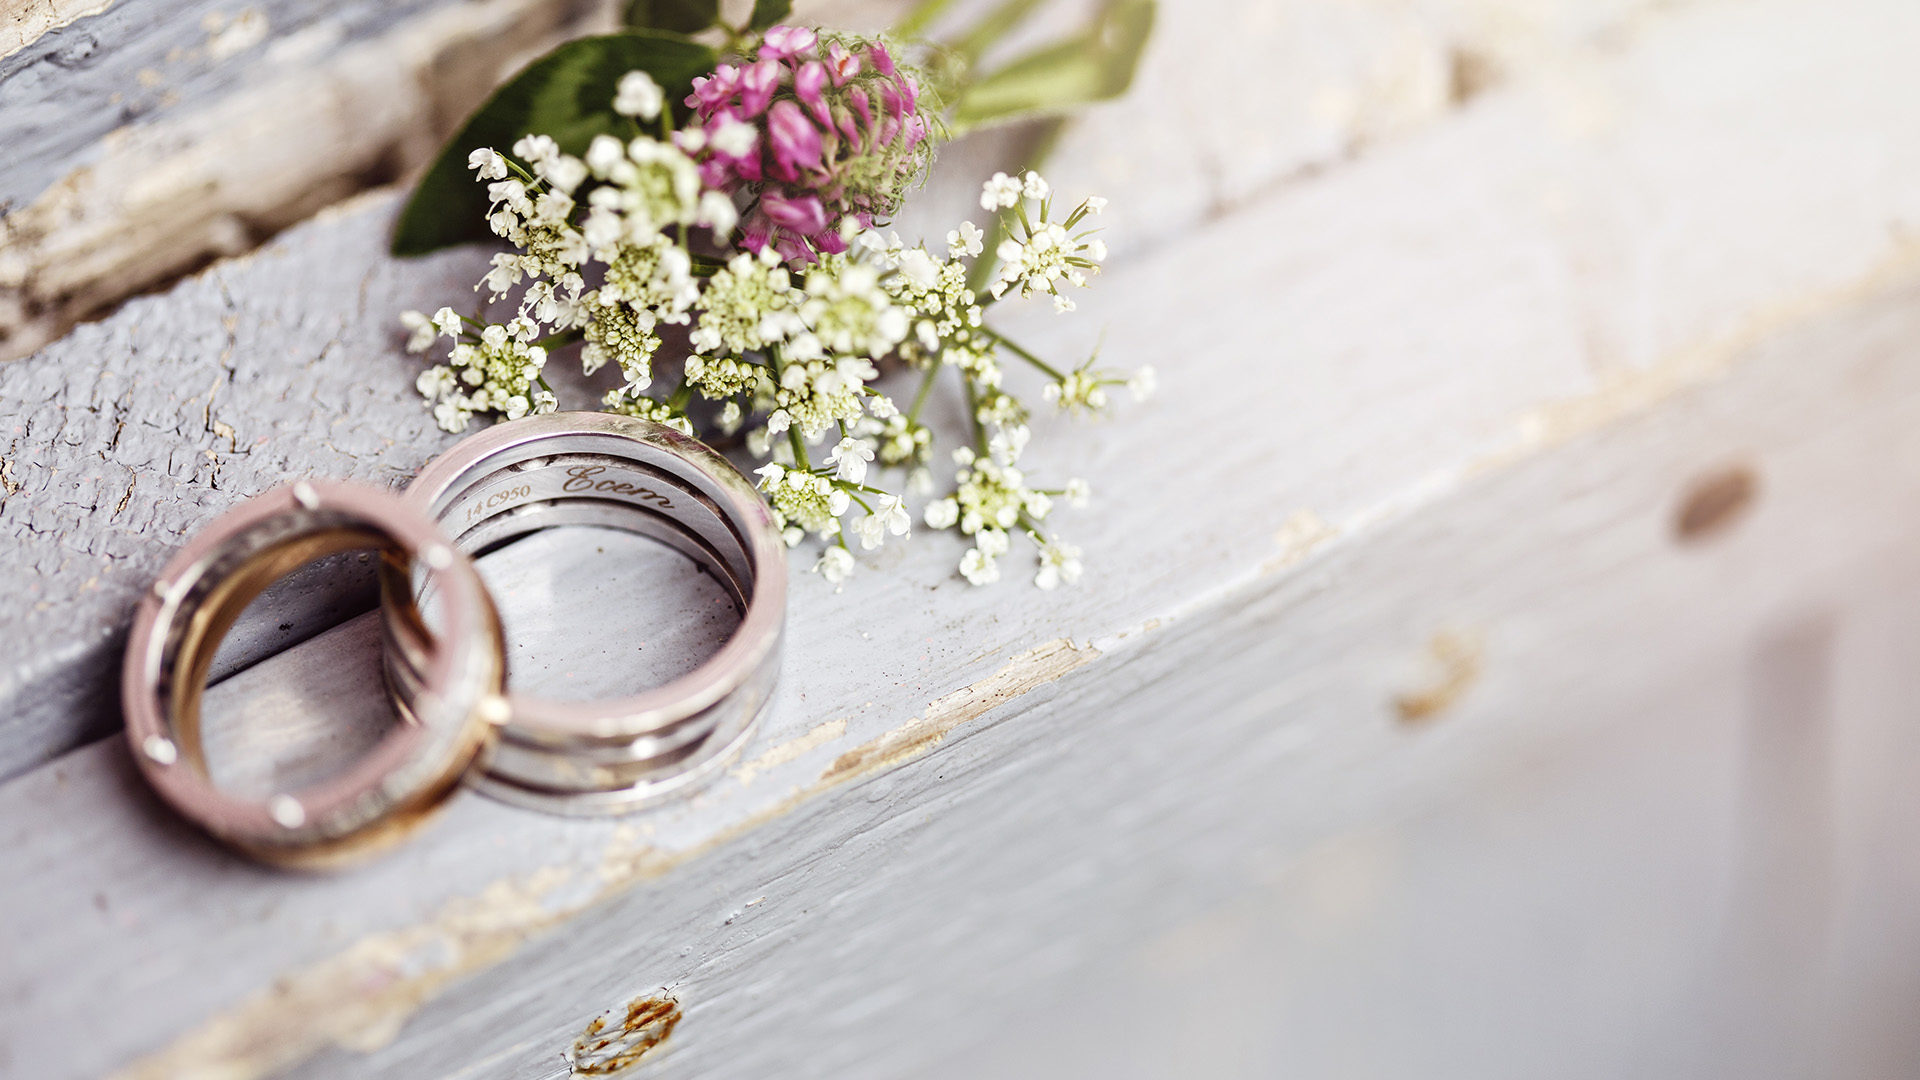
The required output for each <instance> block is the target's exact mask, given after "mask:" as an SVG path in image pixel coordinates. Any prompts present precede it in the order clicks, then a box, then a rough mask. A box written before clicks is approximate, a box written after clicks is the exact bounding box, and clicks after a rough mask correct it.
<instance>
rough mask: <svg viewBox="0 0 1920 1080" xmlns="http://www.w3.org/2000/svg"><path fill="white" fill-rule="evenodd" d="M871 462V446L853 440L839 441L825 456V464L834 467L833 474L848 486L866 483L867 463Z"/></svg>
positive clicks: (858, 440) (859, 440)
mask: <svg viewBox="0 0 1920 1080" xmlns="http://www.w3.org/2000/svg"><path fill="white" fill-rule="evenodd" d="M872 460H873V447H872V445H871V444H869V443H867V442H865V441H863V440H861V439H855V438H845V439H841V440H840V442H839V444H838V445H836V446H835V447H834V448H833V450H832V452H831V453H829V454H828V455H827V462H828V463H829V464H831V465H833V466H834V470H833V474H834V475H835V476H837V477H839V478H840V479H842V480H845V481H846V482H848V483H850V484H860V483H865V482H866V479H867V463H868V462H870V461H872Z"/></svg>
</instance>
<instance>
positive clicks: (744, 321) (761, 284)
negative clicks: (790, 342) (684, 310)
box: [690, 249, 799, 356]
mask: <svg viewBox="0 0 1920 1080" xmlns="http://www.w3.org/2000/svg"><path fill="white" fill-rule="evenodd" d="M791 289H792V281H791V279H790V278H789V277H788V275H787V268H786V267H785V266H783V265H781V264H780V257H779V256H778V255H776V254H774V253H773V251H772V250H771V249H769V250H765V251H762V252H761V253H760V254H758V255H754V254H752V253H749V252H744V251H743V252H741V253H739V254H738V255H735V256H734V257H733V258H732V259H729V260H728V261H727V265H726V266H725V267H724V268H723V269H721V270H719V271H718V272H716V273H715V274H714V275H713V277H712V278H710V279H708V281H707V287H706V290H705V291H704V292H703V293H702V294H701V307H702V310H701V312H700V319H699V325H698V326H697V327H696V328H695V329H694V331H693V334H692V336H691V338H690V341H691V342H692V344H693V347H694V349H695V350H696V351H698V352H700V353H704V354H706V355H709V356H712V355H718V354H723V353H735V354H738V353H748V352H762V351H764V350H765V349H766V348H767V346H769V345H771V344H775V343H777V342H781V341H784V340H786V338H787V335H788V334H789V333H791V332H793V331H794V330H797V329H799V315H798V313H797V312H796V311H795V304H794V300H793V297H792V296H791V295H790V294H791Z"/></svg>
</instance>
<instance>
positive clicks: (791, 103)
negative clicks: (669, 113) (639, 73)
mask: <svg viewBox="0 0 1920 1080" xmlns="http://www.w3.org/2000/svg"><path fill="white" fill-rule="evenodd" d="M919 99H920V87H919V84H918V83H917V82H916V81H915V79H914V77H913V76H912V75H911V74H910V73H909V72H907V71H904V70H902V69H900V68H899V67H898V66H897V65H896V64H895V63H894V60H893V57H892V55H891V54H890V53H888V52H887V50H886V48H885V47H884V46H883V45H881V44H879V43H878V42H863V41H860V40H858V39H847V38H839V37H829V38H825V39H822V38H821V37H820V36H819V35H818V34H816V33H814V32H813V31H812V30H808V29H806V28H804V27H776V28H774V29H773V30H770V31H768V32H767V34H766V35H765V37H764V38H763V40H762V42H761V45H760V48H759V49H758V51H757V52H756V53H755V54H754V55H753V56H750V57H748V58H746V59H745V60H744V61H743V62H741V63H740V64H739V65H738V66H736V65H734V64H724V65H721V66H720V67H718V68H717V69H716V70H715V71H714V73H713V74H712V75H711V76H708V77H705V78H702V79H696V80H694V83H693V93H692V94H691V95H690V96H689V97H688V98H687V105H688V106H689V107H690V108H692V109H693V110H694V113H695V115H696V117H697V118H698V120H699V123H700V125H701V127H702V128H703V129H704V131H705V132H706V133H707V135H708V136H709V137H708V138H707V139H706V141H705V145H704V147H703V149H702V150H700V151H698V152H697V155H696V156H697V158H698V160H699V165H700V177H701V181H702V183H703V184H705V185H706V186H707V187H708V188H710V189H713V190H716V191H721V192H725V193H727V194H730V195H732V194H739V193H744V194H745V195H746V196H747V199H746V204H747V210H746V213H745V216H744V217H743V219H742V221H741V223H740V242H741V244H742V245H743V246H744V247H746V248H748V249H750V250H755V251H759V250H764V249H766V248H768V247H772V248H773V249H774V250H775V251H777V252H778V253H779V254H780V255H781V256H782V257H783V258H786V259H788V260H797V261H803V262H805V261H811V260H812V259H813V258H814V257H815V256H816V255H817V254H819V253H823V252H839V251H844V250H846V241H845V239H844V238H843V236H842V232H841V226H842V223H843V222H847V221H849V220H850V221H851V222H853V223H854V224H858V225H860V226H861V227H863V228H864V227H869V226H871V225H872V223H873V222H874V220H875V219H876V218H884V217H885V216H886V215H888V214H891V213H892V212H893V211H894V210H895V209H897V208H898V206H899V203H900V200H901V198H902V196H903V195H904V193H905V190H906V188H907V186H908V185H909V184H910V183H912V182H913V181H914V179H915V178H917V177H918V176H919V175H920V173H921V170H922V169H924V167H925V165H926V160H927V151H928V146H929V140H928V138H927V136H928V134H929V132H930V131H931V130H932V127H931V121H930V120H929V118H928V117H926V116H923V115H921V114H920V112H919ZM734 123H745V124H751V125H753V126H754V127H755V128H756V129H758V132H759V135H760V137H759V138H758V139H756V140H754V141H753V144H752V145H751V147H750V148H748V147H747V144H746V143H745V141H744V140H740V139H738V138H731V137H727V138H722V139H720V140H717V141H718V142H720V143H721V145H718V146H716V145H715V142H716V140H715V139H714V138H712V136H713V134H714V133H715V132H722V133H723V134H724V133H725V132H726V131H727V129H728V128H729V127H730V125H731V124H734ZM736 155H737V156H736Z"/></svg>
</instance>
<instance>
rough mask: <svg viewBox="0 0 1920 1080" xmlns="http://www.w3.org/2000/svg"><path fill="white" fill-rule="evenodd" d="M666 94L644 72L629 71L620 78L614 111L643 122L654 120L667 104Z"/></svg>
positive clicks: (614, 101)
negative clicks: (635, 117)
mask: <svg viewBox="0 0 1920 1080" xmlns="http://www.w3.org/2000/svg"><path fill="white" fill-rule="evenodd" d="M666 100H667V98H666V93H665V92H664V91H662V90H661V89H660V84H659V83H657V82H654V81H653V77H652V76H650V75H648V74H647V73H646V72H644V71H629V72H627V73H626V74H625V75H622V76H620V85H619V88H618V93H617V94H616V95H615V96H614V99H613V111H614V112H617V113H619V114H620V115H622V116H637V117H639V118H640V119H642V120H652V119H655V118H656V117H658V116H659V115H660V108H661V106H663V105H665V104H666Z"/></svg>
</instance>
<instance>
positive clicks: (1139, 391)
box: [1127, 364, 1159, 401]
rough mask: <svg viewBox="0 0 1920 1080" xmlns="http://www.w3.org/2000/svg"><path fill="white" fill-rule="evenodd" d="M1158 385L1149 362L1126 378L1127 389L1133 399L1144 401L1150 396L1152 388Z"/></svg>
mask: <svg viewBox="0 0 1920 1080" xmlns="http://www.w3.org/2000/svg"><path fill="white" fill-rule="evenodd" d="M1158 387H1159V381H1158V378H1157V376H1156V375H1155V374H1154V371H1153V365H1151V364H1149V365H1147V366H1146V367H1143V368H1141V369H1140V370H1139V371H1136V372H1134V373H1133V378H1131V379H1128V380H1127V391H1128V392H1129V393H1131V394H1132V395H1133V400H1135V401H1145V400H1147V399H1148V398H1150V397H1152V396H1153V392H1154V390H1155V389H1157V388H1158Z"/></svg>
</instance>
